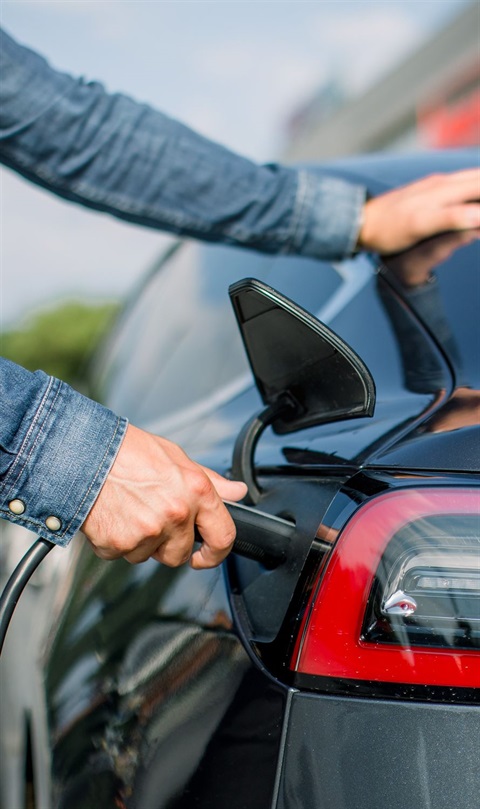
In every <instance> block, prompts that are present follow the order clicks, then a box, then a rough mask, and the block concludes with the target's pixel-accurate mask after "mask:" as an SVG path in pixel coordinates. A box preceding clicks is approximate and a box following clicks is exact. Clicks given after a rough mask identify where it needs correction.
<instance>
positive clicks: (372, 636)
mask: <svg viewBox="0 0 480 809" xmlns="http://www.w3.org/2000/svg"><path fill="white" fill-rule="evenodd" d="M479 647H480V490H478V489H473V488H472V489H466V488H438V489H435V488H428V489H415V490H414V489H405V490H402V491H394V492H390V493H387V494H384V495H381V496H378V497H376V498H373V499H372V500H369V501H367V502H366V503H365V504H364V505H362V506H361V507H360V508H359V509H358V511H357V512H356V513H355V514H354V516H353V517H352V518H351V519H350V521H349V522H348V523H347V525H346V526H345V528H344V529H343V531H342V532H341V534H340V535H339V537H338V539H337V542H336V544H335V546H334V548H333V550H332V552H331V556H330V558H329V561H328V564H327V565H326V567H325V569H324V571H323V573H322V575H321V578H320V580H319V582H318V584H317V587H316V588H315V589H314V594H313V596H312V599H311V603H310V605H309V610H308V612H307V618H306V621H305V625H304V631H303V634H302V639H301V641H300V643H299V646H298V648H297V650H296V656H295V661H294V668H295V669H296V670H297V671H298V672H300V673H304V674H312V675H319V676H323V677H332V678H342V679H349V680H363V681H378V682H390V683H407V684H415V685H428V686H437V685H438V686H446V687H449V686H451V687H464V688H472V687H480V651H479Z"/></svg>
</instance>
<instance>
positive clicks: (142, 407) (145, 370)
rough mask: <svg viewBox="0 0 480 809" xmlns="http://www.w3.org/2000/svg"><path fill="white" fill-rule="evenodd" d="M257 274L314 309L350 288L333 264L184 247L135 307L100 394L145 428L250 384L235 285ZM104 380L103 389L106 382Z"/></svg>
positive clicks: (106, 366)
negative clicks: (234, 298)
mask: <svg viewBox="0 0 480 809" xmlns="http://www.w3.org/2000/svg"><path fill="white" fill-rule="evenodd" d="M245 277H254V278H258V279H259V280H262V281H265V282H266V283H268V284H271V285H272V286H274V287H275V288H277V289H278V290H279V291H281V292H283V293H284V294H285V295H287V296H289V297H291V298H293V299H294V300H295V301H296V302H298V303H300V305H302V306H304V307H305V308H306V309H308V310H309V311H310V312H312V313H315V312H316V311H318V310H319V309H320V308H321V307H322V306H323V305H324V304H325V302H326V301H328V299H329V298H330V297H331V295H332V294H333V293H334V292H335V291H336V290H337V289H338V287H339V286H340V284H341V283H342V281H341V277H340V276H339V274H338V273H337V271H336V270H335V269H334V267H333V266H331V265H329V264H326V263H323V262H319V261H313V260H309V259H299V258H292V257H272V256H268V255H267V256H265V255H261V254H258V253H253V252H247V251H244V250H238V249H234V248H226V247H219V246H211V247H204V246H199V245H197V244H195V243H191V242H186V243H183V244H180V245H179V247H178V248H177V250H176V251H175V252H174V253H173V255H171V256H170V258H169V259H167V260H166V261H165V263H164V264H163V265H162V266H161V267H160V269H159V271H158V272H157V274H156V275H155V276H154V277H153V278H152V279H151V281H150V282H149V283H148V284H147V286H146V287H145V288H144V289H143V291H142V293H141V294H140V296H139V298H138V300H137V301H136V303H135V304H134V305H133V306H132V307H130V309H129V310H128V312H127V314H126V316H125V317H124V320H123V323H121V325H120V328H119V329H118V331H117V333H116V336H115V338H114V339H113V341H112V342H111V344H110V347H109V349H108V351H107V353H106V355H105V357H104V358H103V360H102V361H101V363H100V365H101V367H102V370H101V372H100V374H99V379H98V380H97V385H96V386H95V388H96V393H97V395H99V397H100V398H101V399H102V400H103V401H105V402H106V403H107V404H108V406H109V407H111V408H112V409H113V410H115V411H116V412H118V413H121V414H123V415H126V416H128V417H129V418H130V419H131V420H132V421H134V422H135V423H137V424H142V425H144V426H147V425H148V423H150V422H152V421H155V423H158V421H159V420H161V419H164V418H168V419H169V420H170V419H171V418H172V417H173V416H175V414H176V413H178V412H179V411H181V410H185V409H186V408H190V407H192V406H194V405H196V404H198V403H200V402H205V403H206V404H208V400H209V398H213V397H214V396H216V395H218V392H219V391H221V390H222V389H224V388H225V389H227V388H228V387H229V386H231V385H232V384H235V381H236V380H240V381H241V380H242V379H244V380H245V384H247V383H248V375H249V366H248V362H247V359H246V356H245V352H244V349H243V344H242V342H241V338H240V334H239V331H238V329H237V325H236V321H235V317H234V314H233V309H232V306H231V304H230V298H229V295H228V287H229V285H230V284H231V283H233V282H234V281H237V280H239V279H241V278H245ZM98 383H99V384H98Z"/></svg>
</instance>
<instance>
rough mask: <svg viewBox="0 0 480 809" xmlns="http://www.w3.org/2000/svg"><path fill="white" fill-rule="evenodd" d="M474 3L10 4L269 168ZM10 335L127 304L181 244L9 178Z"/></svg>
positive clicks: (88, 69) (62, 58)
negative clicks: (337, 94) (35, 316)
mask: <svg viewBox="0 0 480 809" xmlns="http://www.w3.org/2000/svg"><path fill="white" fill-rule="evenodd" d="M468 1H469V0H284V1H283V2H282V1H281V0H243V1H242V2H237V1H236V0H133V1H131V0H0V22H1V25H2V26H3V27H4V28H5V29H6V30H7V31H8V32H9V33H10V34H11V35H12V36H14V37H15V38H16V39H18V40H19V41H21V42H22V43H23V44H25V45H28V46H29V47H32V48H33V49H35V50H38V51H40V52H41V53H42V54H43V55H44V56H46V57H47V58H48V60H49V61H50V63H51V64H52V65H53V66H54V67H56V68H58V69H61V70H64V71H68V72H70V73H72V74H77V75H79V74H80V75H84V76H86V77H87V78H88V79H96V80H99V81H101V82H102V83H103V84H104V85H105V86H106V87H107V89H108V90H110V91H121V92H124V93H127V94H129V95H132V96H133V97H134V98H137V99H139V100H140V101H145V102H148V103H149V104H152V105H153V106H156V107H158V108H160V109H162V110H163V111H164V112H166V113H167V114H169V115H171V116H173V117H176V118H179V119H180V120H182V121H183V122H184V123H187V124H188V125H189V126H192V127H193V128H195V129H197V130H199V131H201V132H202V133H203V134H205V135H207V136H208V137H211V138H213V139H214V140H217V141H220V142H221V143H223V144H224V145H226V146H229V147H230V148H232V149H234V150H236V151H239V152H241V153H243V154H245V155H247V156H248V157H251V158H252V159H254V160H258V161H264V160H265V161H271V160H274V159H278V157H279V156H280V155H281V150H282V144H283V142H284V140H283V138H284V132H285V122H286V121H287V120H288V118H289V117H290V115H291V114H292V113H293V112H294V111H295V109H296V108H298V107H299V106H301V105H302V104H303V103H304V102H306V101H307V100H308V99H309V98H310V97H311V95H312V94H313V92H314V91H315V90H316V89H317V88H318V87H319V85H320V84H321V83H322V82H325V81H328V80H329V79H331V78H336V79H338V80H340V81H341V82H342V83H343V85H344V86H345V87H346V88H347V90H348V92H351V93H359V92H361V91H362V90H364V89H365V88H366V87H368V85H369V84H371V83H373V82H374V81H375V80H376V79H378V78H379V77H380V76H381V75H382V74H383V73H384V72H386V71H388V70H389V69H390V68H391V67H393V66H394V65H395V63H398V62H399V61H401V60H402V58H404V57H405V56H406V55H407V54H408V53H409V52H410V51H411V50H413V49H415V48H417V47H418V46H419V45H420V43H421V42H422V41H424V40H426V39H428V38H429V37H431V36H432V35H433V33H434V32H435V31H436V30H438V29H439V28H440V27H442V26H443V25H444V24H445V23H446V22H447V21H448V20H449V19H451V18H452V17H453V16H454V15H455V14H456V13H458V12H459V11H460V10H461V9H462V7H464V6H465V5H467V4H468ZM0 231H1V244H0V330H2V329H7V328H10V327H12V325H13V324H16V323H18V322H21V321H22V319H25V318H26V317H28V316H29V314H31V313H32V312H34V311H36V310H37V309H38V308H41V307H44V306H49V305H52V304H55V303H57V302H58V301H60V300H63V299H71V298H74V297H75V298H81V299H93V298H95V297H98V298H100V299H112V298H122V297H124V296H125V295H127V294H128V292H129V290H130V289H131V288H132V286H133V285H134V284H135V283H136V281H138V279H139V278H140V277H141V275H142V274H143V273H144V272H145V271H146V270H147V269H148V267H149V266H150V265H151V264H152V263H153V261H154V260H155V259H156V258H157V257H158V255H159V254H160V252H161V251H162V250H164V249H165V248H166V246H167V245H168V244H169V243H170V238H169V237H167V236H164V235H162V234H160V233H156V232H153V231H150V230H146V229H142V228H138V227H134V226H132V225H128V224H125V223H119V222H117V221H115V220H114V219H112V218H111V217H108V216H106V215H101V214H98V213H93V212H89V211H86V210H85V209H82V208H80V207H79V206H75V205H72V204H71V203H66V202H63V201H60V200H57V199H55V198H54V197H53V196H52V195H51V194H48V193H47V192H45V191H44V190H40V189H39V188H37V187H35V186H33V185H32V184H29V183H27V182H26V181H24V180H22V179H20V178H18V177H17V176H16V175H14V174H13V173H12V172H11V171H9V170H7V169H0Z"/></svg>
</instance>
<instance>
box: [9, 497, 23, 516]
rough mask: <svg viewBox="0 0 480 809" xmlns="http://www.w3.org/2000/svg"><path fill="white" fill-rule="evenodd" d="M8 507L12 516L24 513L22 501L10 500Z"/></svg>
mask: <svg viewBox="0 0 480 809" xmlns="http://www.w3.org/2000/svg"><path fill="white" fill-rule="evenodd" d="M8 507H9V509H10V511H11V512H12V514H17V515H20V514H23V512H24V511H25V503H24V502H23V500H10V502H9V504H8Z"/></svg>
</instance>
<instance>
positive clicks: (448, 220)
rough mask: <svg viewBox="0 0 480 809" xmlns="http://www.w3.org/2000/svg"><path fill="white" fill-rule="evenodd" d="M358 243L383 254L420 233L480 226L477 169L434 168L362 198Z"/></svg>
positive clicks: (421, 235)
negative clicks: (449, 171) (426, 174)
mask: <svg viewBox="0 0 480 809" xmlns="http://www.w3.org/2000/svg"><path fill="white" fill-rule="evenodd" d="M363 212H364V220H363V224H362V227H361V229H360V234H359V238H358V247H359V248H360V249H363V250H374V251H375V252H377V253H381V254H382V255H388V254H390V253H397V252H399V251H400V250H406V249H407V248H408V247H411V246H413V245H414V244H416V243H417V242H419V241H421V240H422V239H427V238H429V237H430V236H435V235H437V234H439V233H444V232H447V231H452V230H469V229H471V228H478V227H480V169H466V170H464V171H457V172H454V173H452V174H435V175H432V176H430V177H425V178H424V179H422V180H418V181H417V182H414V183H410V184H409V185H405V186H402V187H401V188H397V189H395V190H394V191H389V192H387V193H386V194H381V195H380V196H379V197H375V198H373V199H370V200H368V201H367V202H366V203H365V206H364V209H363Z"/></svg>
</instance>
